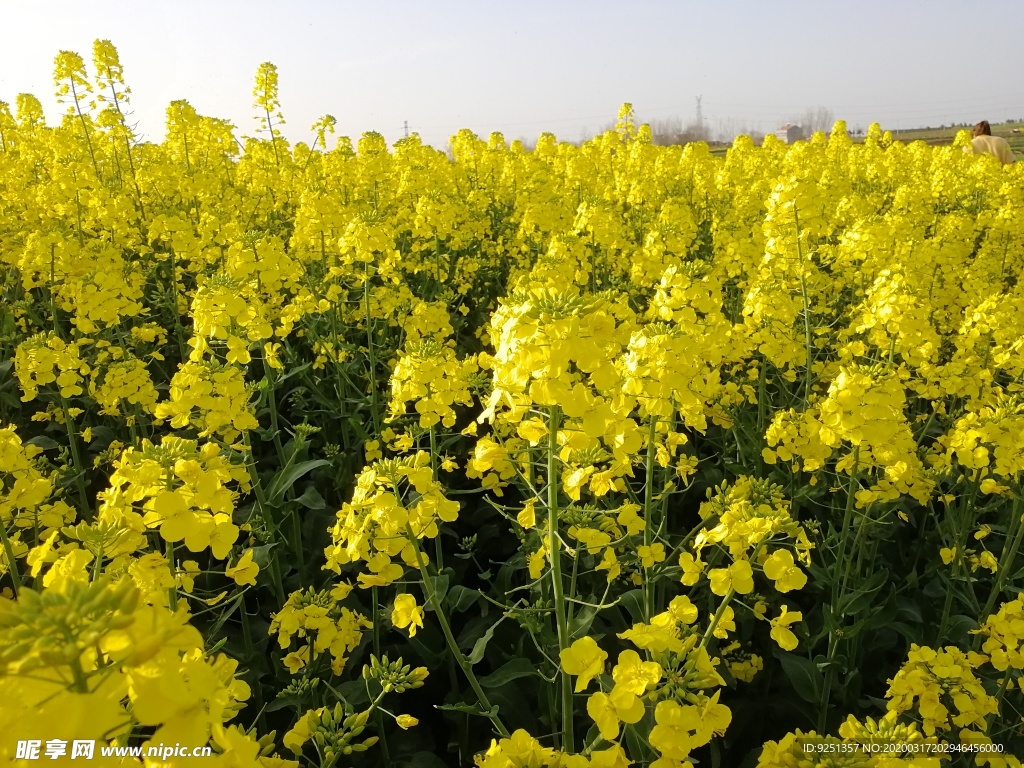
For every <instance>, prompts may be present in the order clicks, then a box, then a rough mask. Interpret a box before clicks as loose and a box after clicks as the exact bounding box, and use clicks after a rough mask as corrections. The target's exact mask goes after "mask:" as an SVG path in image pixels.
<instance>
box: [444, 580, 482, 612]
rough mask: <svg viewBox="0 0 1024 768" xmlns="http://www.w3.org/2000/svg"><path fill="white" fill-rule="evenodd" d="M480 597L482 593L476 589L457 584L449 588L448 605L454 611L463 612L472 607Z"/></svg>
mask: <svg viewBox="0 0 1024 768" xmlns="http://www.w3.org/2000/svg"><path fill="white" fill-rule="evenodd" d="M479 598H480V593H479V592H477V591H476V590H475V589H470V588H469V587H464V586H462V585H461V584H456V585H454V586H453V587H452V588H451V589H449V590H448V607H449V608H451V609H452V613H461V612H462V611H465V610H468V609H469V608H471V607H472V606H473V603H475V602H476V601H477V600H478V599H479Z"/></svg>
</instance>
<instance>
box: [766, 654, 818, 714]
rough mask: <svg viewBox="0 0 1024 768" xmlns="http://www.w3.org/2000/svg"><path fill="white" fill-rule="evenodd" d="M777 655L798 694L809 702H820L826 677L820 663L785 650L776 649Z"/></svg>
mask: <svg viewBox="0 0 1024 768" xmlns="http://www.w3.org/2000/svg"><path fill="white" fill-rule="evenodd" d="M775 657H776V658H777V659H778V660H779V661H781V662H782V669H783V671H785V673H786V677H788V678H789V682H790V683H792V685H793V690H794V691H796V695H797V696H799V697H800V698H801V699H803V700H804V701H806V702H808V703H809V704H817V703H819V702H820V701H821V696H822V692H823V691H824V690H825V678H824V676H823V675H822V674H821V670H820V669H818V665H817V664H815V663H814V662H813V661H811V660H810V659H805V658H804V657H803V656H797V655H796V654H793V653H786V652H785V651H776V652H775Z"/></svg>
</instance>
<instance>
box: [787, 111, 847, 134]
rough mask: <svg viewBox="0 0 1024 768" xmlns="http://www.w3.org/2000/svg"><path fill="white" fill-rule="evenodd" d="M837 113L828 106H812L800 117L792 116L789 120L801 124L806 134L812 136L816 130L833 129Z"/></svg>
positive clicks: (826, 130)
mask: <svg viewBox="0 0 1024 768" xmlns="http://www.w3.org/2000/svg"><path fill="white" fill-rule="evenodd" d="M835 121H836V118H835V114H834V113H833V112H832V110H831V109H829V108H828V107H820V106H819V107H811V108H810V109H807V110H805V111H804V113H803V114H802V115H800V116H799V117H791V118H789V120H787V122H790V123H793V124H795V125H799V126H800V127H801V128H803V130H804V135H805V136H810V135H811V134H812V133H814V132H815V131H825V132H826V133H827V132H828V131H831V130H832V126H833V125H834V124H835Z"/></svg>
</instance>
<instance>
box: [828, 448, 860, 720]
mask: <svg viewBox="0 0 1024 768" xmlns="http://www.w3.org/2000/svg"><path fill="white" fill-rule="evenodd" d="M859 460H860V446H857V447H855V448H854V449H853V467H852V468H851V469H850V486H849V488H848V489H847V492H846V509H845V510H843V529H842V533H840V535H839V554H838V556H837V558H836V563H837V565H838V566H839V567H840V568H842V575H841V576H839V577H838V578H837V576H838V574H833V578H832V600H831V603H830V605H829V614H830V615H831V617H832V621H833V622H835V621H837V618H836V617H837V616H838V615H839V599H840V598H841V597H842V596H843V594H844V592H845V590H846V583H847V577H848V575H849V571H850V568H849V567H848V565H849V564H848V562H847V557H846V547H847V544H848V542H849V538H850V527H851V526H852V523H853V508H854V502H855V501H856V498H857V486H858V482H857V469H858V463H859ZM839 637H840V633H839V628H838V627H832V628H830V629H829V633H828V660H829V662H832V661H833V660H834V659H835V657H836V654H837V653H838V652H839ZM835 675H836V671H835V666H834V665H833V664H831V663H830V664H829V665H828V667H827V668H826V669H825V681H824V684H823V686H822V691H821V702H820V704H819V707H818V730H819V731H820V732H822V733H824V731H825V721H826V719H827V718H828V705H829V700H830V699H831V697H832V684H833V682H834V680H835Z"/></svg>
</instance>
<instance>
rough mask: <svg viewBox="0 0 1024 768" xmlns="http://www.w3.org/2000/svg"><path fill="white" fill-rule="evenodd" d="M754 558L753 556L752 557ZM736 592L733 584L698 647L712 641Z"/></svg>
mask: <svg viewBox="0 0 1024 768" xmlns="http://www.w3.org/2000/svg"><path fill="white" fill-rule="evenodd" d="M751 559H753V558H751ZM735 594H736V590H735V589H733V588H732V587H731V586H730V587H729V591H728V592H726V593H725V597H724V598H722V604H721V605H719V606H718V610H717V611H715V615H714V616H712V617H711V623H710V624H708V628H707V631H705V632H704V636H703V637H702V638H701V639H700V645H699V646H697V647H698V649H700V648H706V647H707V644H708V643H709V642H711V637H712V636H713V635H714V634H715V629H717V628H718V623H719V622H720V621H721V620H722V617H723V616H724V615H725V609H726V608H727V607H728V606H729V602H730V601H731V600H732V598H733V595H735Z"/></svg>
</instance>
